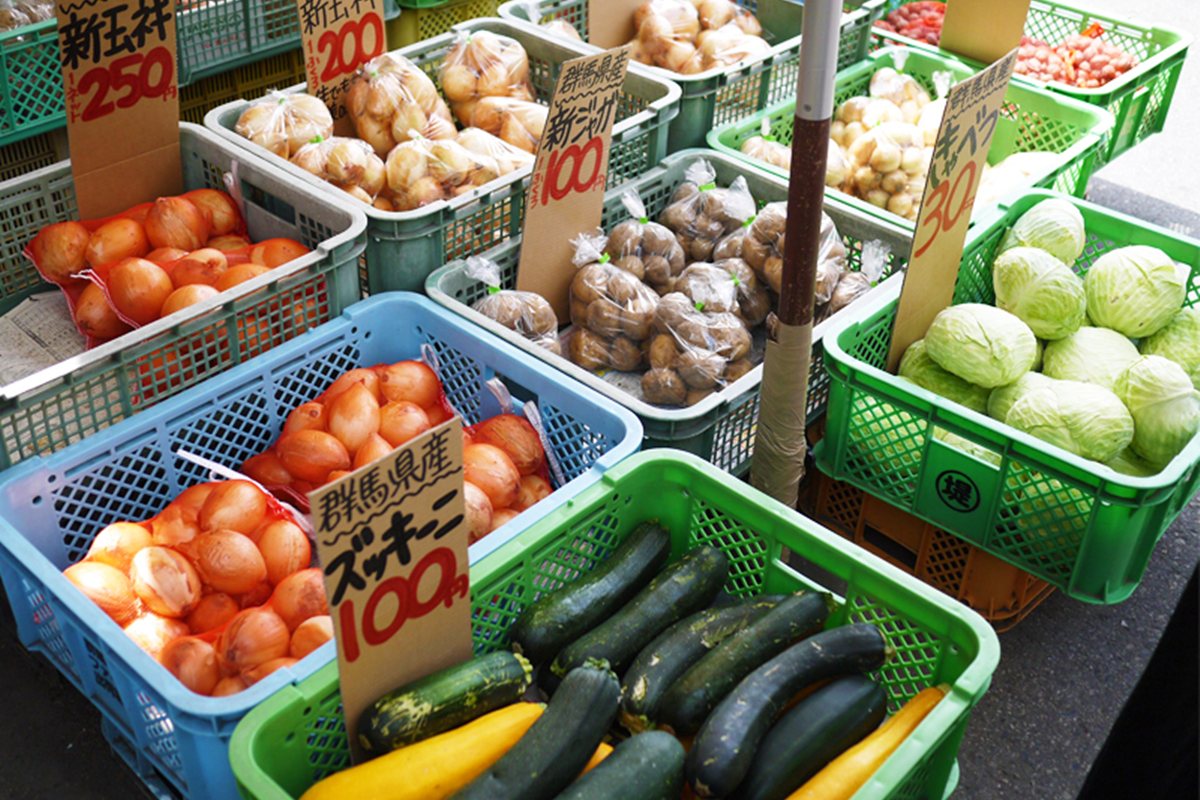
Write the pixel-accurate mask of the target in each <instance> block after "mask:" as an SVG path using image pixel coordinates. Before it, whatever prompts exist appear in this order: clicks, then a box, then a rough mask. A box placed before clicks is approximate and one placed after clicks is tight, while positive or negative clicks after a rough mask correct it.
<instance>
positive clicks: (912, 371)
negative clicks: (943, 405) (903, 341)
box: [899, 339, 988, 414]
mask: <svg viewBox="0 0 1200 800" xmlns="http://www.w3.org/2000/svg"><path fill="white" fill-rule="evenodd" d="M899 375H900V377H902V378H907V379H908V380H910V381H912V382H913V383H915V384H916V385H917V386H920V387H921V388H922V389H927V390H929V391H931V392H933V393H934V394H940V395H941V396H942V397H945V398H947V399H949V400H953V401H954V402H956V403H958V404H960V405H964V406H966V407H967V408H969V409H971V410H972V411H978V412H979V413H980V414H986V413H987V399H988V390H987V389H984V388H983V387H982V386H976V385H974V384H972V383H968V382H967V381H964V380H963V379H962V378H960V377H958V376H957V375H955V374H953V373H951V372H947V371H946V370H944V369H942V368H941V367H939V366H938V365H937V364H936V363H934V361H933V359H932V358H930V357H929V354H928V353H927V352H926V351H925V340H924V339H918V340H917V341H915V342H913V343H912V344H910V345H909V346H908V349H907V350H905V351H904V357H903V358H901V359H900V371H899Z"/></svg>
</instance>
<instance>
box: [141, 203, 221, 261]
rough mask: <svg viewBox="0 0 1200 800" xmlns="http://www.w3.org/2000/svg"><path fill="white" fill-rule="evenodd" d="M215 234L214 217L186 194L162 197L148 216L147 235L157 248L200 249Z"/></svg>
mask: <svg viewBox="0 0 1200 800" xmlns="http://www.w3.org/2000/svg"><path fill="white" fill-rule="evenodd" d="M211 233H212V219H211V218H210V216H209V214H208V212H207V211H205V210H203V209H201V208H200V207H199V206H197V205H196V204H195V203H193V202H192V201H191V200H188V199H186V198H184V197H160V198H158V199H157V200H155V201H154V207H153V208H151V209H150V213H149V214H147V215H146V238H148V239H149V240H150V244H152V245H154V246H155V247H178V248H179V249H180V250H199V249H200V248H201V247H203V246H204V243H205V242H207V241H208V237H209V235H210V234H211Z"/></svg>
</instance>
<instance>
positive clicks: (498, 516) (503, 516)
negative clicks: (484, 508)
mask: <svg viewBox="0 0 1200 800" xmlns="http://www.w3.org/2000/svg"><path fill="white" fill-rule="evenodd" d="M520 513H521V512H520V511H517V510H515V509H512V508H502V509H500V510H499V511H497V512H496V513H495V514H492V530H493V531H494V530H496V529H497V528H499V527H500V526H501V525H503V524H504V523H506V522H509V521H510V520H513V519H515V518H516V516H517V515H518V514H520Z"/></svg>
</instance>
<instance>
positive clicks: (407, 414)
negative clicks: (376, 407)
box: [379, 400, 429, 447]
mask: <svg viewBox="0 0 1200 800" xmlns="http://www.w3.org/2000/svg"><path fill="white" fill-rule="evenodd" d="M427 430H429V417H427V416H426V415H425V409H423V408H421V407H420V406H419V405H417V404H415V403H409V402H405V401H403V400H401V401H399V402H392V403H388V404H387V405H385V406H384V407H383V408H382V409H380V412H379V435H380V436H382V437H383V438H384V439H386V440H387V443H388V444H390V445H392V447H399V446H400V445H402V444H404V443H405V442H407V441H408V440H410V439H413V438H415V437H417V436H420V435H421V434H422V433H424V432H425V431H427Z"/></svg>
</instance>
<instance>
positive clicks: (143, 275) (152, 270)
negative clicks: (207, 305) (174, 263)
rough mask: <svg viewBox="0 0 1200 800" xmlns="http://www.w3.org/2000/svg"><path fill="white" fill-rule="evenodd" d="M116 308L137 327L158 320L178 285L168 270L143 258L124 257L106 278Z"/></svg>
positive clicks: (109, 295) (110, 270)
mask: <svg viewBox="0 0 1200 800" xmlns="http://www.w3.org/2000/svg"><path fill="white" fill-rule="evenodd" d="M104 282H105V284H106V286H107V288H108V297H109V299H110V300H111V301H112V304H113V308H115V309H116V310H117V311H119V312H120V313H121V315H122V316H124V317H126V318H127V319H130V320H133V321H134V322H135V323H137V324H138V325H149V324H150V323H151V322H154V320H156V319H158V316H159V312H160V311H161V310H162V307H163V303H165V302H166V301H167V297H168V296H170V294H171V292H173V291H175V286H174V285H173V284H172V283H171V277H170V276H169V275H167V272H166V270H164V269H163V268H162V267H160V266H159V265H158V264H155V263H154V262H153V261H147V260H146V259H144V258H123V259H121V260H120V261H118V262H117V263H116V264H114V265H113V266H112V267H111V268H110V269H109V271H108V275H107V277H106V278H105V281H104Z"/></svg>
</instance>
